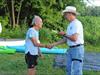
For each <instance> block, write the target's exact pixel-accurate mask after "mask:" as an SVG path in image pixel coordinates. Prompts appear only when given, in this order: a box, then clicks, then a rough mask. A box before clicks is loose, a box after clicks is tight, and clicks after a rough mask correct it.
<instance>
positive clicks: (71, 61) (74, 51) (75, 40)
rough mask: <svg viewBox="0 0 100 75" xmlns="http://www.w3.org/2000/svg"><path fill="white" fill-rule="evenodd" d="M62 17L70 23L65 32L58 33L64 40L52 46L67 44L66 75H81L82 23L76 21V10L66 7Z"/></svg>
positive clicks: (82, 51) (82, 53) (82, 52)
mask: <svg viewBox="0 0 100 75" xmlns="http://www.w3.org/2000/svg"><path fill="white" fill-rule="evenodd" d="M62 13H63V16H64V18H65V19H67V20H68V21H69V22H70V23H69V25H68V27H67V32H66V33H65V32H59V34H60V35H62V36H64V38H63V39H62V40H60V41H58V42H56V43H53V44H52V46H55V45H59V44H62V43H64V42H67V44H68V46H69V49H68V51H67V67H66V68H67V69H66V70H67V75H82V66H83V58H84V45H83V44H84V38H83V26H82V23H81V22H80V21H79V20H78V19H76V15H78V13H77V12H76V8H75V7H73V6H67V7H66V8H65V10H63V12H62Z"/></svg>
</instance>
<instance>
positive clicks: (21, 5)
mask: <svg viewBox="0 0 100 75" xmlns="http://www.w3.org/2000/svg"><path fill="white" fill-rule="evenodd" d="M23 1H24V0H21V1H20V7H19V11H18V15H17V25H19V16H20V12H21V7H22V2H23Z"/></svg>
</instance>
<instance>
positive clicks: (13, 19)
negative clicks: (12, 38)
mask: <svg viewBox="0 0 100 75" xmlns="http://www.w3.org/2000/svg"><path fill="white" fill-rule="evenodd" d="M11 4H12V22H13V28H15V13H14V0H12V2H11Z"/></svg>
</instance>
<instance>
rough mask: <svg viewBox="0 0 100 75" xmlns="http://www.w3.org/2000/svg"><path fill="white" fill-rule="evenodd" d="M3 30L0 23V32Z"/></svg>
mask: <svg viewBox="0 0 100 75" xmlns="http://www.w3.org/2000/svg"><path fill="white" fill-rule="evenodd" d="M1 32H2V26H1V23H0V33H1Z"/></svg>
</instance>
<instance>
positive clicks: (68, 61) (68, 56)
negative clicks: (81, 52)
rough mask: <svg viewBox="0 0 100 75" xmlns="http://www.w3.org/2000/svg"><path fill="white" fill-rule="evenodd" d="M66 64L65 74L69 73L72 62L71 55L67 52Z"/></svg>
mask: <svg viewBox="0 0 100 75" xmlns="http://www.w3.org/2000/svg"><path fill="white" fill-rule="evenodd" d="M66 62H67V65H66V71H67V74H66V75H71V64H72V59H71V55H70V53H69V52H68V54H67V61H66Z"/></svg>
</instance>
